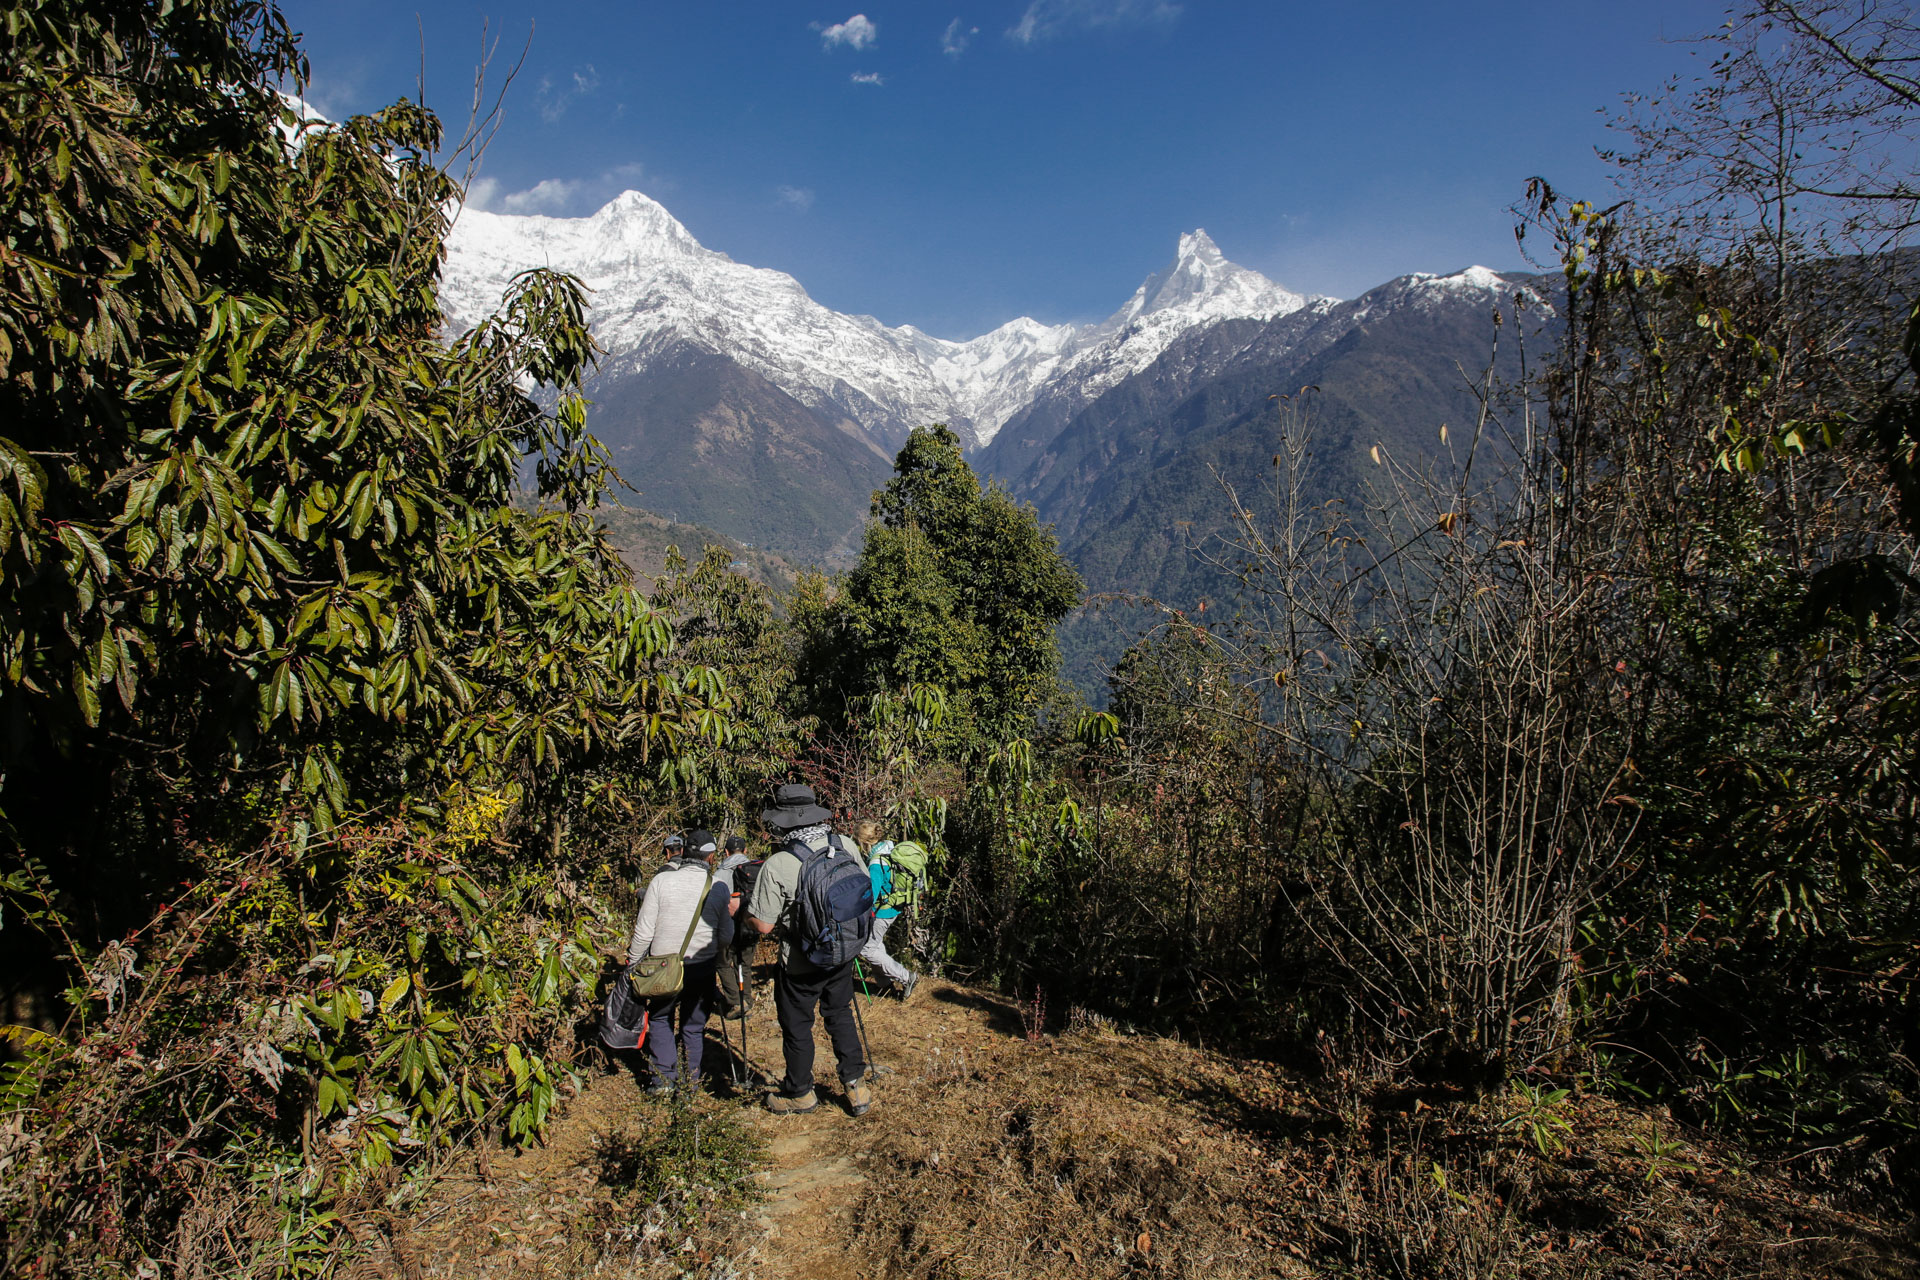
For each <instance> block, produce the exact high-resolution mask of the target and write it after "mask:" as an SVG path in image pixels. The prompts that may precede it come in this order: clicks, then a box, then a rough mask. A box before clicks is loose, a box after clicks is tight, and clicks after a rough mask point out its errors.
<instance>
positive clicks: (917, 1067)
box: [367, 971, 1920, 1280]
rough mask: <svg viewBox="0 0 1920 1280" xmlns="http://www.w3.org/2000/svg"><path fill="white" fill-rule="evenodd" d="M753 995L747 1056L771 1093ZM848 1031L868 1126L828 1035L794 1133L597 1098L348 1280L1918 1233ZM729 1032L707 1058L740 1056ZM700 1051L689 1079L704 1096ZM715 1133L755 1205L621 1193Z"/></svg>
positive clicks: (1488, 1118) (1593, 1118)
mask: <svg viewBox="0 0 1920 1280" xmlns="http://www.w3.org/2000/svg"><path fill="white" fill-rule="evenodd" d="M763 972H764V971H763ZM769 994H770V992H769V988H768V987H767V986H766V984H765V983H764V982H763V983H762V985H761V988H760V995H761V998H760V1000H759V1001H758V1002H757V1004H756V1007H755V1009H754V1012H753V1014H752V1015H751V1017H750V1019H749V1021H748V1023H747V1026H746V1028H745V1030H746V1032H747V1035H746V1047H747V1049H748V1050H749V1056H750V1059H751V1063H752V1065H753V1066H754V1067H757V1068H759V1069H760V1070H761V1071H762V1072H765V1073H768V1074H777V1073H778V1069H779V1038H778V1033H777V1030H776V1028H775V1026H774V1023H773V1015H772V1002H771V1000H770V999H769V998H767V997H768V995H769ZM863 1012H864V1013H865V1015H866V1018H865V1021H866V1029H867V1032H868V1035H869V1038H870V1041H871V1044H872V1048H873V1054H874V1057H875V1059H876V1060H877V1062H878V1063H879V1064H880V1066H881V1069H882V1070H881V1074H880V1075H879V1076H878V1077H877V1078H876V1080H875V1083H874V1095H875V1101H874V1106H873V1109H872V1110H871V1111H870V1112H869V1113H868V1114H867V1115H865V1116H863V1117H860V1118H857V1119H856V1118H854V1117H853V1116H851V1115H849V1114H848V1113H847V1111H846V1110H845V1108H844V1105H843V1102H844V1099H843V1097H842V1095H841V1094H840V1091H839V1089H838V1086H837V1083H836V1082H835V1081H834V1076H833V1060H832V1055H831V1052H830V1051H829V1050H828V1049H827V1047H826V1044H825V1038H824V1035H823V1034H822V1035H821V1036H820V1040H821V1046H820V1054H819V1057H818V1060H817V1071H818V1073H819V1079H820V1082H821V1084H820V1089H819V1094H820V1097H821V1106H820V1107H819V1108H818V1109H817V1110H816V1111H814V1112H812V1113H810V1114H808V1115H804V1116H774V1115H771V1114H769V1113H767V1112H766V1111H765V1110H764V1109H762V1108H759V1107H757V1106H750V1104H751V1103H753V1102H754V1101H755V1099H756V1098H757V1093H753V1092H752V1091H751V1090H742V1091H739V1092H738V1093H735V1092H734V1091H733V1090H732V1089H730V1088H729V1087H728V1086H727V1085H725V1084H724V1083H723V1084H721V1085H720V1087H719V1088H718V1089H717V1090H716V1093H715V1096H699V1097H694V1098H687V1097H684V1096H682V1097H677V1098H669V1099H653V1098H648V1097H646V1096H645V1095H644V1094H643V1092H642V1091H641V1089H640V1088H639V1087H638V1085H637V1084H636V1083H635V1081H634V1079H633V1077H632V1076H631V1074H629V1073H628V1072H627V1071H626V1070H624V1069H606V1070H603V1071H600V1072H597V1073H593V1074H592V1075H591V1078H590V1079H589V1080H588V1081H587V1082H586V1084H585V1087H584V1088H583V1090H582V1091H581V1092H580V1094H579V1095H578V1096H577V1097H575V1098H574V1099H573V1100H572V1101H571V1102H570V1103H569V1104H568V1106H567V1107H566V1109H565V1111H564V1113H563V1114H562V1115H560V1116H559V1117H558V1118H557V1119H556V1120H555V1122H554V1124H553V1126H552V1130H551V1132H550V1134H549V1137H548V1141H547V1143H546V1145H545V1146H543V1147H538V1148H535V1149H533V1150H530V1151H527V1152H524V1153H521V1154H519V1155H510V1154H502V1153H499V1152H495V1153H492V1154H491V1156H490V1157H488V1158H486V1159H480V1158H478V1153H476V1156H475V1158H470V1159H469V1160H468V1161H467V1162H466V1164H465V1165H464V1166H463V1167H462V1168H461V1169H459V1170H458V1171H457V1172H456V1173H454V1174H453V1175H451V1176H449V1177H447V1178H445V1179H444V1180H442V1182H440V1183H439V1184H438V1186H437V1188H436V1190H435V1193H434V1194H433V1196H432V1197H431V1200H430V1202H429V1203H428V1204H427V1205H425V1206H424V1207H422V1208H421V1210H420V1211H419V1212H418V1213H417V1214H415V1215H414V1216H413V1217H412V1218H411V1219H409V1220H406V1221H401V1222H396V1223H394V1224H393V1227H392V1228H391V1232H390V1234H391V1238H392V1248H391V1250H382V1251H380V1255H379V1257H378V1258H377V1259H375V1261H377V1262H378V1264H379V1265H377V1266H373V1269H372V1270H370V1271H367V1274H370V1275H380V1276H385V1277H404V1278H405V1280H412V1278H413V1277H461V1278H462V1280H469V1278H471V1280H522V1278H528V1277H534V1276H541V1277H573V1276H589V1275H601V1276H635V1277H652V1276H679V1275H689V1276H700V1277H711V1278H712V1280H748V1278H758V1280H827V1278H828V1277H833V1278H834V1280H849V1278H852V1277H859V1278H861V1280H881V1278H883V1277H887V1278H891V1277H956V1278H958V1277H982V1278H984V1277H989V1276H993V1277H1021V1278H1025V1277H1060V1278H1062V1280H1064V1278H1066V1277H1083V1276H1135V1275H1164V1276H1184V1277H1194V1278H1196V1280H1198V1278H1199V1277H1207V1278H1208V1280H1216V1278H1219V1277H1241V1276H1246V1277H1256V1276H1259V1277H1308V1276H1318V1275H1326V1274H1337V1275H1345V1276H1359V1277H1369V1276H1405V1275H1418V1276H1433V1277H1442V1276H1469V1275H1477V1276H1491V1275H1500V1276H1508V1275H1518V1276H1541V1277H1560V1276H1566V1277H1575V1276H1579V1277H1597V1276H1605V1277H1621V1278H1627V1277H1654V1276H1677V1275H1681V1274H1685V1275H1688V1276H1725V1277H1734V1276H1749V1275H1771V1276H1791V1275H1804V1276H1816V1275H1818V1276H1858V1277H1894V1276H1911V1275H1914V1274H1920V1252H1917V1251H1916V1249H1915V1247H1914V1245H1913V1243H1912V1233H1911V1228H1910V1225H1908V1224H1895V1223H1889V1222H1884V1221H1878V1220H1875V1219H1873V1218H1871V1217H1869V1216H1865V1215H1862V1214H1858V1213H1852V1212H1848V1211H1847V1210H1846V1209H1844V1208H1843V1207H1840V1206H1838V1205H1835V1204H1832V1203H1828V1202H1827V1201H1825V1200H1823V1199H1822V1198H1821V1197H1819V1196H1817V1195H1815V1194H1813V1193H1812V1192H1810V1191H1808V1190H1806V1189H1804V1188H1799V1187H1796V1186H1795V1185H1793V1184H1791V1183H1789V1182H1787V1181H1785V1180H1783V1179H1780V1178H1778V1177H1775V1176H1771V1175H1770V1174H1769V1173H1767V1172H1766V1171H1765V1170H1763V1169H1761V1168H1759V1167H1757V1166H1754V1165H1752V1164H1751V1163H1749V1162H1747V1161H1745V1160H1744V1159H1743V1158H1742V1157H1741V1156H1740V1155H1739V1153H1738V1152H1735V1151H1733V1150H1730V1149H1726V1148H1722V1147H1719V1146H1716V1145H1714V1144H1711V1143H1708V1142H1706V1141H1705V1140H1703V1139H1700V1138H1698V1137H1697V1136H1689V1135H1688V1134H1686V1133H1684V1132H1682V1131H1681V1130H1680V1129H1678V1128H1677V1127H1676V1126H1675V1125H1674V1124H1673V1123H1672V1122H1671V1121H1669V1120H1667V1119H1665V1118H1664V1117H1661V1116H1657V1115H1654V1114H1652V1113H1649V1112H1645V1111H1636V1110H1633V1109H1629V1108H1624V1107H1621V1106H1619V1105H1618V1104H1615V1103H1612V1102H1610V1101H1607V1100H1606V1099H1604V1098H1600V1097H1597V1096H1593V1095H1584V1096H1583V1095H1579V1094H1573V1095H1569V1096H1567V1097H1566V1098H1564V1099H1561V1100H1558V1101H1557V1102H1553V1103H1551V1104H1550V1105H1549V1104H1546V1103H1542V1102H1540V1101H1538V1100H1537V1099H1536V1100H1534V1101H1532V1102H1529V1101H1528V1100H1527V1099H1526V1098H1525V1097H1524V1096H1523V1095H1520V1094H1513V1095H1502V1096H1500V1097H1495V1098H1491V1099H1481V1100H1474V1099H1470V1098H1468V1097H1465V1096H1464V1095H1461V1096H1453V1095H1449V1094H1448V1093H1447V1092H1446V1091H1444V1090H1428V1091H1424V1092H1410V1091H1405V1090H1401V1091H1388V1090H1377V1091H1373V1092H1372V1093H1368V1092H1367V1091H1366V1090H1363V1089H1360V1088H1358V1087H1356V1086H1354V1085H1353V1084H1352V1083H1351V1082H1350V1081H1348V1082H1343V1081H1340V1080H1329V1081H1313V1082H1308V1081H1304V1080H1302V1079H1300V1078H1299V1077H1296V1076H1292V1075H1289V1074H1288V1073H1286V1072H1284V1071H1282V1070H1280V1069H1278V1068H1276V1067H1273V1066H1271V1065H1268V1064H1264V1063H1258V1062H1250V1061H1245V1060H1241V1059H1236V1058H1233V1057H1230V1056H1227V1055H1224V1054H1220V1053H1216V1052H1212V1051H1209V1050H1205V1049H1200V1048H1196V1047H1194V1046H1192V1045H1188V1044H1184V1043H1182V1042H1180V1041H1177V1040H1172V1039H1166V1038H1162V1037H1158V1036H1151V1035H1145V1034H1134V1033H1129V1032H1126V1031H1124V1030H1123V1029H1120V1028H1117V1027H1115V1026H1113V1025H1112V1024H1110V1023H1106V1022H1103V1021H1102V1020H1100V1019H1098V1018H1096V1017H1091V1016H1088V1015H1085V1014H1082V1013H1080V1012H1079V1011H1072V1013H1071V1014H1070V1017H1069V1018H1068V1019H1067V1020H1066V1021H1067V1025H1065V1026H1062V1027H1058V1028H1052V1029H1051V1030H1054V1031H1056V1032H1057V1034H1049V1033H1048V1030H1049V1029H1043V1028H1040V1027H1036V1026H1034V1025H1033V1024H1034V1018H1035V1012H1036V1011H1035V1010H1034V1009H1033V1008H1025V1009H1023V1008H1022V1007H1021V1006H1020V1005H1019V1004H1018V1003H1017V1002H1015V1001H1012V1000H1008V999H1005V998H1002V997H1000V996H997V995H993V994H991V993H987V992H983V991H979V990H974V989H970V988H967V987H963V986H958V985H954V984H950V983H943V982H938V981H934V980H928V981H926V982H924V983H922V985H921V987H920V989H919V990H918V991H917V992H916V993H915V996H914V999H913V1000H912V1002H910V1003H908V1004H905V1005H902V1004H901V1003H900V1002H899V1001H897V1000H894V999H891V998H883V999H873V1000H871V1001H870V1002H866V1003H863ZM741 1029H742V1028H741V1027H740V1026H739V1024H737V1023H733V1024H729V1025H728V1026H727V1027H726V1032H727V1041H728V1043H730V1044H731V1046H732V1047H733V1048H734V1049H735V1050H738V1049H739V1048H740V1047H741V1038H740V1032H741ZM718 1030H719V1029H718V1028H716V1029H715V1033H714V1035H713V1037H712V1038H711V1039H710V1042H709V1043H710V1049H709V1052H710V1053H711V1054H712V1059H711V1066H710V1068H709V1069H710V1071H712V1072H715V1073H717V1074H719V1075H721V1076H724V1075H725V1074H726V1073H727V1069H728V1066H729V1061H728V1057H727V1055H726V1048H725V1047H724V1046H723V1045H721V1044H720V1043H719V1035H718ZM743 1106H748V1107H749V1108H750V1109H748V1110H746V1111H744V1112H743V1111H742V1108H743ZM729 1119H731V1120H734V1121H742V1120H743V1121H744V1127H745V1129H746V1132H747V1133H748V1134H749V1135H752V1136H755V1137H757V1139H758V1141H757V1142H756V1143H755V1144H754V1145H755V1146H756V1147H757V1148H758V1151H757V1155H756V1156H755V1157H753V1159H754V1162H756V1163H757V1164H758V1165H759V1167H758V1169H757V1171H755V1172H752V1173H750V1174H747V1175H745V1176H748V1177H751V1179H752V1180H753V1183H754V1184H755V1189H756V1191H757V1195H756V1196H755V1197H753V1199H752V1202H751V1203H748V1204H746V1205H745V1207H734V1206H728V1207H726V1208H725V1209H724V1210H715V1209H712V1207H711V1206H710V1205H709V1211H707V1212H706V1213H704V1215H702V1214H701V1213H698V1212H689V1211H688V1210H689V1206H691V1207H692V1209H695V1210H697V1209H698V1208H699V1205H698V1204H697V1203H695V1202H696V1201H697V1200H698V1193H697V1192H696V1193H694V1194H693V1195H692V1196H691V1197H689V1195H688V1193H687V1192H686V1191H685V1190H684V1188H679V1187H676V1186H674V1185H671V1184H670V1185H667V1186H665V1187H663V1188H662V1189H661V1190H660V1191H659V1193H658V1194H657V1195H655V1196H654V1197H653V1199H652V1200H650V1201H647V1202H645V1203H642V1202H638V1201H636V1200H635V1199H634V1197H633V1194H632V1191H631V1188H630V1186H628V1187H626V1188H625V1189H624V1190H623V1178H624V1177H628V1176H630V1174H631V1170H630V1168H629V1169H627V1170H626V1172H625V1173H623V1172H622V1168H621V1166H620V1161H619V1160H618V1159H615V1158H613V1157H612V1156H611V1155H610V1153H617V1152H618V1151H620V1150H622V1149H624V1148H623V1144H629V1143H631V1142H633V1141H635V1140H636V1136H644V1135H646V1134H649V1133H657V1132H659V1131H661V1130H662V1129H663V1128H666V1127H671V1126H676V1125H677V1126H679V1127H680V1130H681V1131H684V1130H687V1129H688V1128H689V1127H690V1129H691V1135H692V1143H693V1146H692V1150H693V1151H694V1152H695V1153H696V1156H697V1155H698V1153H699V1151H700V1150H701V1147H700V1142H701V1139H700V1133H701V1128H700V1126H701V1125H702V1124H704V1125H705V1126H706V1132H707V1134H708V1135H709V1136H708V1143H709V1148H708V1150H709V1152H710V1153H711V1151H712V1150H713V1148H714V1146H716V1145H717V1144H718V1143H719V1142H720V1141H721V1140H722V1139H721V1137H720V1135H722V1134H724V1133H727V1132H734V1133H737V1132H738V1131H739V1129H740V1128H741V1126H740V1125H739V1124H733V1125H731V1126H729V1125H728V1124H727V1123H726V1121H728V1120H729ZM710 1158H711V1156H710ZM741 1167H742V1168H745V1167H746V1166H745V1165H744V1164H743V1165H742V1166H741ZM367 1265H369V1266H372V1265H373V1264H372V1263H369V1264H367Z"/></svg>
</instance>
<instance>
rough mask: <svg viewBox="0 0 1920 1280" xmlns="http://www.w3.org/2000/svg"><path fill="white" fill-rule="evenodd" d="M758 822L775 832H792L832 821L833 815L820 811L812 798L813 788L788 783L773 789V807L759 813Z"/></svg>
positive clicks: (816, 802)
mask: <svg viewBox="0 0 1920 1280" xmlns="http://www.w3.org/2000/svg"><path fill="white" fill-rule="evenodd" d="M760 821H762V822H764V823H766V824H767V825H768V826H770V827H772V828H773V829H774V830H776V831H793V830H795V829H797V828H800V827H811V826H815V825H817V824H819V823H822V822H831V821H833V814H831V813H829V812H828V811H827V810H825V809H822V808H821V807H820V804H819V802H818V801H817V800H815V799H814V798H813V788H812V787H809V786H806V785H804V784H802V783H798V782H789V783H787V784H786V785H784V786H780V787H776V788H774V792H773V807H772V808H771V809H763V810H761V811H760Z"/></svg>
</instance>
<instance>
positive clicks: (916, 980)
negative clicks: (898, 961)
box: [900, 973, 920, 1004]
mask: <svg viewBox="0 0 1920 1280" xmlns="http://www.w3.org/2000/svg"><path fill="white" fill-rule="evenodd" d="M919 985H920V975H919V974H917V973H910V974H908V975H907V980H906V981H905V982H904V983H902V984H901V986H900V1003H901V1004H905V1003H906V1002H907V1001H909V1000H911V999H913V989H914V988H915V987H917V986H919Z"/></svg>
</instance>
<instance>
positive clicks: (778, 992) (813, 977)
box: [773, 960, 867, 1098]
mask: <svg viewBox="0 0 1920 1280" xmlns="http://www.w3.org/2000/svg"><path fill="white" fill-rule="evenodd" d="M815 1004H818V1005H819V1006H820V1016H821V1017H822V1018H823V1019H825V1020H826V1024H827V1038H828V1039H830V1040H832V1041H833V1055H834V1057H835V1058H837V1059H838V1060H839V1065H840V1081H841V1083H842V1084H851V1083H853V1082H854V1081H855V1080H858V1079H860V1077H862V1076H864V1075H866V1073H867V1060H866V1056H865V1055H864V1054H862V1053H861V1052H860V1028H859V1026H858V1025H857V1024H855V1022H854V1020H853V1018H854V1014H853V962H852V961H851V960H849V961H848V962H847V963H845V964H843V965H841V966H840V967H839V968H838V969H814V970H812V971H810V972H807V973H795V972H794V971H793V970H792V969H790V968H788V967H787V966H786V965H784V964H783V965H781V966H780V973H779V976H778V977H776V978H775V979H774V981H773V1008H774V1012H775V1013H776V1014H777V1015H779V1018H780V1040H781V1047H782V1048H783V1049H784V1051H785V1053H786V1059H787V1078H786V1079H785V1080H783V1081H781V1083H780V1095H781V1096H782V1097H785V1098H798V1097H800V1096H801V1095H802V1094H804V1093H806V1091H807V1090H809V1089H811V1088H813V1007H814V1005H815Z"/></svg>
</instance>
